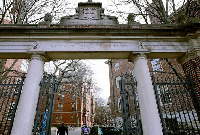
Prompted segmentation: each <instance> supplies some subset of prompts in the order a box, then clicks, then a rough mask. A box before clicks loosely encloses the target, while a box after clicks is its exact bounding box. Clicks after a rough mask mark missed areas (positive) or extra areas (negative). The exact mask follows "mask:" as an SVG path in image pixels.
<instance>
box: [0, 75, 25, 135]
mask: <svg viewBox="0 0 200 135" xmlns="http://www.w3.org/2000/svg"><path fill="white" fill-rule="evenodd" d="M24 79H25V76H23V77H22V76H9V77H6V78H4V79H3V80H2V81H1V82H0V134H1V135H10V133H11V129H12V126H13V121H14V117H15V112H16V109H17V105H18V102H19V98H20V95H21V90H22V87H23V82H24Z"/></svg>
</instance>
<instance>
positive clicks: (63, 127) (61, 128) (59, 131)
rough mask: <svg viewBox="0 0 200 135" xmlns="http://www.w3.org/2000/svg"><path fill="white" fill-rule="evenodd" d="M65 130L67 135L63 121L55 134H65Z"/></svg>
mask: <svg viewBox="0 0 200 135" xmlns="http://www.w3.org/2000/svg"><path fill="white" fill-rule="evenodd" d="M65 132H66V133H67V135H68V127H65V125H64V123H62V126H61V127H59V128H58V132H57V135H65Z"/></svg>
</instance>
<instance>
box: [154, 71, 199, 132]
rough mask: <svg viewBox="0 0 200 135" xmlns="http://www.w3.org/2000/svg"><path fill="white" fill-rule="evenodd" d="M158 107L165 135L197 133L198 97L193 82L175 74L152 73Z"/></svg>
mask: <svg viewBox="0 0 200 135" xmlns="http://www.w3.org/2000/svg"><path fill="white" fill-rule="evenodd" d="M152 81H153V85H154V90H155V94H156V99H157V104H158V109H159V113H160V118H161V122H162V127H163V133H164V134H165V135H170V134H176V135H182V134H183V135H188V134H189V135H199V134H200V121H199V116H198V115H199V114H198V112H197V110H198V109H197V108H200V105H199V99H198V97H197V94H196V92H195V89H194V84H193V83H192V82H191V81H190V80H188V79H184V78H181V77H179V76H177V75H175V74H169V73H164V72H156V73H152Z"/></svg>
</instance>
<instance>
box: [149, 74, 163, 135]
mask: <svg viewBox="0 0 200 135" xmlns="http://www.w3.org/2000/svg"><path fill="white" fill-rule="evenodd" d="M152 80H153V85H154V90H155V93H156V99H157V104H158V110H159V112H160V118H161V123H162V126H163V127H165V123H164V119H163V114H162V109H161V105H160V103H161V102H160V98H159V95H158V90H157V85H156V81H155V77H154V75H152ZM163 133H164V134H166V130H165V128H163Z"/></svg>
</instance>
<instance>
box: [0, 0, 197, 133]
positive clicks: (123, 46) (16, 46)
mask: <svg viewBox="0 0 200 135" xmlns="http://www.w3.org/2000/svg"><path fill="white" fill-rule="evenodd" d="M103 11H104V9H103V8H102V4H101V3H95V2H92V1H91V0H90V1H88V2H86V3H79V4H78V8H77V9H76V14H75V15H73V16H65V17H62V18H61V21H60V24H57V25H55V24H51V21H50V20H51V19H50V18H51V17H50V16H49V18H48V16H47V18H46V19H45V21H44V22H41V23H39V24H37V25H31V24H30V25H29V24H27V25H0V58H1V59H9V58H12V59H17V58H21V59H31V61H30V64H29V68H28V73H27V77H26V80H25V84H24V87H23V92H22V95H21V98H20V101H19V105H18V109H17V112H16V115H15V120H14V125H13V128H12V133H11V134H12V135H30V134H31V131H32V126H33V123H34V116H35V110H36V105H37V99H38V95H39V83H40V81H41V78H42V75H43V66H44V62H45V61H50V60H54V59H128V60H129V61H131V62H134V65H135V67H134V71H135V75H136V79H137V82H138V94H139V98H140V101H139V102H140V110H141V118H142V119H141V120H142V126H143V133H144V135H148V134H150V133H151V134H152V135H161V134H162V127H161V123H160V118H159V114H158V110H157V104H156V100H155V95H154V90H153V86H152V81H151V77H150V73H149V69H148V65H147V58H176V59H178V60H179V62H180V63H181V64H182V65H183V66H184V67H185V69H184V70H185V72H186V74H187V75H188V76H192V80H193V81H194V82H195V83H196V85H195V88H196V91H197V93H200V84H199V78H200V74H199V72H200V68H199V66H200V22H199V21H196V22H195V21H194V22H193V23H188V24H187V23H186V24H181V25H164V24H163V25H162V24H160V25H159V24H157V25H144V24H139V23H136V22H134V20H129V22H128V24H127V25H121V24H118V21H117V18H116V17H113V16H108V15H105V14H104V12H103ZM191 66H194V67H195V66H196V67H197V68H195V71H191V70H189V69H187V68H189V67H191ZM199 98H200V97H199ZM198 114H199V110H198Z"/></svg>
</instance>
